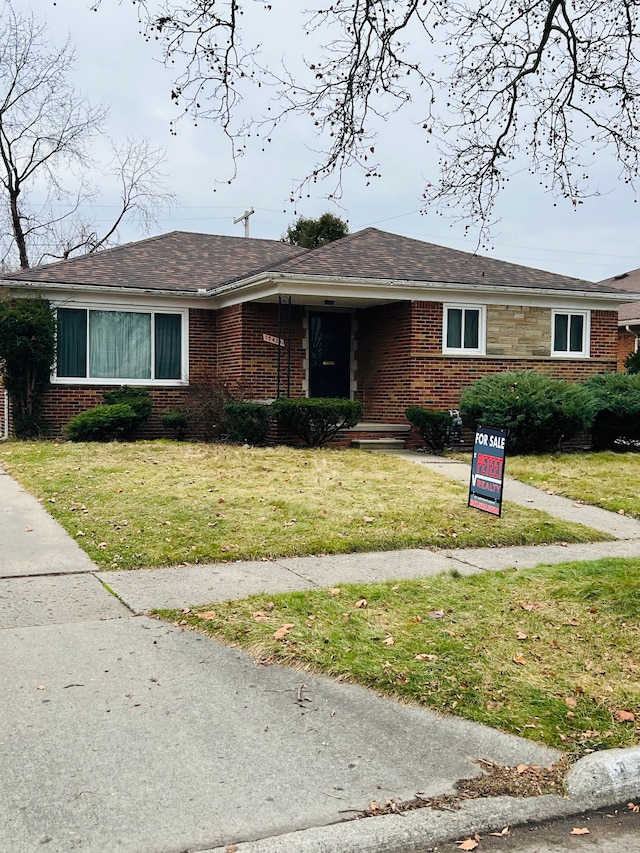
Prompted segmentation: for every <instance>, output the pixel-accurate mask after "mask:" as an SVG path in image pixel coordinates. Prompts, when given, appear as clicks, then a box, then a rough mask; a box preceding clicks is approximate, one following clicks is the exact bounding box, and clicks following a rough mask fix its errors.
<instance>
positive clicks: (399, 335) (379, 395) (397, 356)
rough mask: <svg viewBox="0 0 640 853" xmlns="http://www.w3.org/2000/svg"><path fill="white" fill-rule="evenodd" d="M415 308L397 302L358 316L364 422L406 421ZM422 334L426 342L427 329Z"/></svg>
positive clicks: (358, 375) (359, 382)
mask: <svg viewBox="0 0 640 853" xmlns="http://www.w3.org/2000/svg"><path fill="white" fill-rule="evenodd" d="M412 313H413V312H412V305H411V303H407V302H397V303H395V304H393V305H384V306H379V307H378V306H376V307H374V308H367V309H364V310H360V311H358V312H356V319H357V333H356V335H357V340H356V352H357V359H358V366H357V371H356V385H357V392H356V394H355V397H356V399H358V400H360V401H361V402H362V404H363V406H364V419H365V420H368V421H374V422H381V423H384V422H385V421H388V422H389V423H393V422H394V421H399V420H402V419H403V416H404V409H405V408H406V405H407V404H406V400H407V399H408V397H409V396H410V389H411V382H412V379H411V375H410V371H411V349H412V338H413V317H412ZM420 334H421V335H422V336H423V338H424V339H425V343H426V338H427V337H428V336H429V334H430V331H429V329H427V328H426V327H425V328H424V329H422V330H421V332H420Z"/></svg>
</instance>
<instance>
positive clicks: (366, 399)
mask: <svg viewBox="0 0 640 853" xmlns="http://www.w3.org/2000/svg"><path fill="white" fill-rule="evenodd" d="M495 307H496V306H489V308H488V311H487V314H488V315H491V316H492V317H503V318H505V337H507V336H509V335H510V333H512V332H513V329H514V328H517V329H518V330H519V329H521V328H522V329H523V335H524V326H526V324H527V322H531V323H532V325H534V326H535V327H536V328H538V330H540V331H542V329H544V330H545V333H546V335H547V338H546V341H547V344H546V350H545V356H544V357H542V356H537V357H536V356H534V355H533V354H531V352H532V350H533V349H534V348H535V345H534V344H533V342H532V341H531V338H530V337H529V336H528V334H527V337H526V340H527V341H529V344H528V345H529V347H530V351H529V353H527V350H526V349H525V348H524V347H521V349H519V350H518V351H517V354H516V355H505V356H500V357H496V356H493V357H492V356H491V355H489V354H487V355H486V356H451V355H443V354H442V310H443V309H442V305H441V304H440V303H434V302H414V303H411V304H408V303H398V304H396V305H388V306H384V307H380V308H369V309H364V310H361V311H359V312H358V327H359V330H360V331H359V338H360V340H359V345H358V353H359V369H358V389H359V394H358V397H359V399H361V400H362V402H363V403H364V407H365V414H364V419H365V420H367V421H374V422H375V421H377V422H382V423H384V422H387V423H402V422H403V421H404V412H405V410H406V408H407V407H408V406H410V405H420V406H426V407H427V408H433V409H438V410H442V409H457V408H458V406H459V403H460V395H461V392H462V391H463V389H464V388H467V387H468V386H470V385H473V384H474V383H475V382H477V381H478V380H479V379H482V377H484V376H487V375H490V374H495V373H501V372H504V371H514V370H537V371H539V372H544V373H547V374H549V375H550V376H553V377H557V378H564V379H569V380H575V381H579V380H581V379H586V378H587V377H589V376H592V375H593V374H595V373H601V372H605V371H611V370H615V369H616V363H617V349H616V331H615V330H616V328H617V313H616V312H615V311H593V312H592V314H591V358H588V359H583V358H579V359H571V358H551V357H549V348H550V345H551V339H550V335H551V332H550V326H551V313H550V310H547V309H538V311H537V312H536V310H535V309H528V310H525V311H519V310H516V309H509V310H508V311H504V312H503V311H500V310H498V311H497V312H493V309H494V308H495ZM498 308H500V306H498ZM519 314H522V318H521V317H519V316H518V315H519ZM545 315H546V316H545ZM543 316H544V317H545V319H544V322H543ZM526 318H528V320H527V319H526ZM488 322H489V319H488ZM509 322H511V323H512V325H511V326H509ZM493 329H494V331H493V335H494V339H495V335H496V333H497V326H493ZM513 337H514V338H515V335H513ZM520 340H521V341H522V340H524V338H520ZM513 346H515V344H513ZM505 348H506V347H505Z"/></svg>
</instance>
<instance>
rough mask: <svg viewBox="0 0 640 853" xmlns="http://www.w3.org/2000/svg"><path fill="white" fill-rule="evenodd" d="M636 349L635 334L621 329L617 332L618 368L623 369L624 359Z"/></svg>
mask: <svg viewBox="0 0 640 853" xmlns="http://www.w3.org/2000/svg"><path fill="white" fill-rule="evenodd" d="M635 350H636V336H635V335H633V334H631V333H630V332H627V331H624V330H622V329H620V330H619V332H618V370H624V361H625V359H626V357H627V356H628V355H629V353H632V352H635Z"/></svg>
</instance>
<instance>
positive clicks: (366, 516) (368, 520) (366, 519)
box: [362, 515, 375, 524]
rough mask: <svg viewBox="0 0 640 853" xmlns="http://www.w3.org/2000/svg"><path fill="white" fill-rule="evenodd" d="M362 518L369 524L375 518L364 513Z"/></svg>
mask: <svg viewBox="0 0 640 853" xmlns="http://www.w3.org/2000/svg"><path fill="white" fill-rule="evenodd" d="M362 520H363V521H364V522H366V523H367V524H369V523H370V522H372V521H374V520H375V519H373V518H372V517H371V516H370V515H363V516H362Z"/></svg>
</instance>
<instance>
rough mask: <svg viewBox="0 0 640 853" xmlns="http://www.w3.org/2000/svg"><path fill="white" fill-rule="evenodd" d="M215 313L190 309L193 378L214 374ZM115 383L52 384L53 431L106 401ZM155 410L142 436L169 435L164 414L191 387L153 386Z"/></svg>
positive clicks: (48, 409) (48, 413)
mask: <svg viewBox="0 0 640 853" xmlns="http://www.w3.org/2000/svg"><path fill="white" fill-rule="evenodd" d="M215 320H216V318H215V313H214V312H213V311H206V310H202V309H191V310H190V311H189V375H190V382H191V383H194V382H198V381H202V380H204V379H206V378H211V376H212V375H213V372H214V370H215V350H214V347H213V342H214V340H215ZM113 387H114V386H113V385H108V386H105V385H100V384H95V385H57V384H56V385H52V386H51V387H50V388H49V390H48V391H47V392H46V394H45V399H44V412H43V413H44V417H45V418H46V420H47V421H48V423H49V424H50V426H51V431H52V433H53V435H60V434H61V433H62V432H63V430H64V427H65V426H66V425H67V424H68V423H69V421H70V420H71V418H72V417H74V416H75V415H78V414H80V413H81V412H84V411H86V410H87V409H91V408H93V407H94V406H99V405H102V404H103V403H104V398H103V392H105V391H109V390H111V389H113ZM149 390H150V392H151V396H152V398H153V413H152V415H151V418H150V419H149V421H148V423H147V424H146V425H145V426H144V428H143V429H142V430H141V433H140V435H141V436H142V437H149V438H157V437H158V436H166V435H167V433H166V430H165V429H164V427H163V426H162V422H161V420H160V415H161V413H162V412H163V411H165V410H167V409H179V408H181V407H182V406H183V405H184V404H185V401H186V397H187V393H188V388H185V387H180V388H160V387H155V388H150V389H149Z"/></svg>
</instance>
